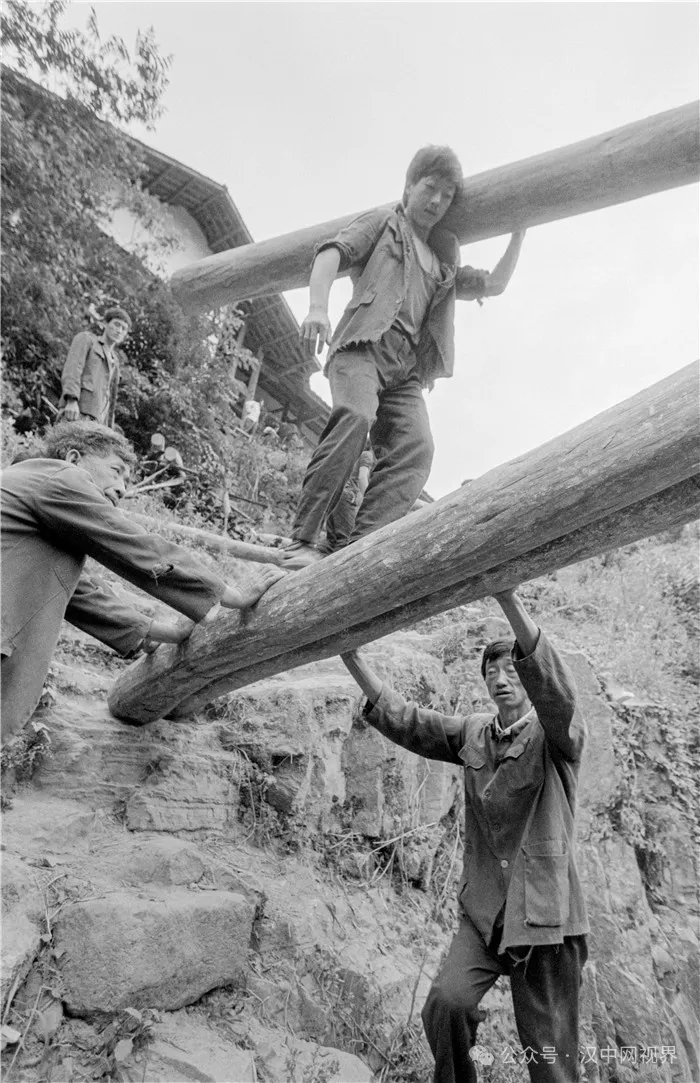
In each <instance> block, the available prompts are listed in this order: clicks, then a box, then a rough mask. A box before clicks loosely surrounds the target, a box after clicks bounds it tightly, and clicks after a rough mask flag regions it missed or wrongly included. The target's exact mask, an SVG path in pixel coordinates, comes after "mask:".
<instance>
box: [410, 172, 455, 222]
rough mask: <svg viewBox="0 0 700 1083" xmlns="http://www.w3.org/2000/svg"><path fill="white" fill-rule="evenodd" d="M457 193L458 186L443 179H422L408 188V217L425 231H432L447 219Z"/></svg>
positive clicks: (431, 177)
mask: <svg viewBox="0 0 700 1083" xmlns="http://www.w3.org/2000/svg"><path fill="white" fill-rule="evenodd" d="M456 191H457V188H456V185H454V184H453V183H452V181H448V180H445V179H444V178H443V177H437V176H434V175H433V176H429V177H421V179H420V180H419V181H416V183H415V184H409V185H408V187H407V188H406V195H405V199H404V206H405V209H406V217H407V218H408V220H409V222H412V223H414V224H415V225H417V226H420V227H422V228H423V229H425V228H428V229H432V228H433V226H435V225H437V223H438V222H439V221H440V219H441V218H444V217H445V215H446V213H447V211H448V209H449V206H450V204H451V202H452V200H453V199H454V195H455V192H456Z"/></svg>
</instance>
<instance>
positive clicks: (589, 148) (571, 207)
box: [172, 102, 700, 308]
mask: <svg viewBox="0 0 700 1083" xmlns="http://www.w3.org/2000/svg"><path fill="white" fill-rule="evenodd" d="M699 177H700V149H699V142H698V103H696V102H690V103H689V104H688V105H683V106H679V107H678V108H677V109H669V110H668V111H667V112H665V113H657V114H656V115H655V116H651V117H647V118H646V119H644V120H639V121H635V122H634V123H633V124H627V125H625V126H624V127H622V128H616V129H615V130H614V131H611V132H605V133H604V134H603V135H597V136H594V137H593V138H592V139H584V140H583V141H581V142H579V143H572V144H570V145H569V146H566V147H562V148H561V149H559V150H552V151H548V152H546V153H545V154H537V155H535V156H534V157H532V158H525V159H523V160H522V161H519V162H514V163H512V164H510V165H505V166H500V167H498V168H497V169H489V170H487V171H486V172H484V173H478V174H477V175H476V176H474V177H469V178H467V179H465V180H464V181H463V182H462V185H461V189H460V191H459V193H458V195H457V196H456V198H455V201H454V203H453V205H452V207H450V210H449V212H448V214H447V216H446V218H445V221H444V224H445V225H446V226H447V227H448V228H449V229H452V230H453V231H454V232H455V233H456V235H457V236H458V237H459V240H460V243H461V244H466V243H467V242H469V241H478V240H481V239H483V238H485V237H497V236H500V235H501V234H504V233H510V232H512V231H513V230H515V229H522V228H524V227H526V226H536V225H541V224H542V223H544V222H553V221H556V220H557V219H559V218H567V217H570V216H572V215H576V214H583V213H585V212H587V211H594V210H598V209H600V208H601V207H610V206H613V205H614V204H616V203H624V202H627V201H629V200H632V199H639V198H640V197H642V196H648V195H652V194H653V193H654V192H661V191H664V190H665V189H668V188H676V187H679V186H680V185H684V184H691V183H692V182H693V181H697V180H698V178H699ZM402 181H403V177H402V176H398V177H397V198H398V196H399V194H400V188H401V186H402ZM387 206H390V204H387ZM358 213H360V212H358ZM354 217H355V215H352V214H351V215H345V216H344V217H342V218H335V219H333V220H332V221H330V222H323V223H321V224H320V225H315V226H308V227H307V228H305V229H300V230H297V231H295V232H294V233H287V234H284V235H283V236H280V237H273V238H270V239H268V240H265V241H260V242H258V243H257V244H247V245H241V246H239V247H238V248H230V249H228V250H226V251H225V252H220V253H218V254H217V255H214V256H207V257H206V258H205V259H202V260H198V261H197V262H196V263H192V264H189V265H188V266H186V267H183V268H181V269H180V270H178V271H176V272H175V274H174V275H173V278H172V287H173V290H174V292H175V294H176V296H177V297H178V298H179V300H180V301H181V302H182V304H184V305H186V306H187V307H190V308H207V307H211V306H215V305H220V304H227V303H230V302H233V301H237V300H243V299H244V298H251V297H261V296H264V295H265V294H271V293H279V292H281V291H283V290H290V289H295V288H297V287H299V286H305V285H307V284H308V280H309V270H310V267H311V260H312V258H313V252H314V248H315V246H316V245H317V244H318V243H319V242H320V241H323V240H326V239H327V238H328V237H332V236H333V234H334V233H336V232H337V231H338V229H340V227H341V226H343V225H345V224H346V223H347V222H349V221H351V219H352V218H354Z"/></svg>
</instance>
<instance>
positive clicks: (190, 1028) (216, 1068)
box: [127, 1012, 257, 1083]
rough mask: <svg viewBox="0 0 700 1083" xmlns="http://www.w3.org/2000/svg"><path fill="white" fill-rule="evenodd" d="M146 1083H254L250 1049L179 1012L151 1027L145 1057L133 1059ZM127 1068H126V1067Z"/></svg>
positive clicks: (254, 1073)
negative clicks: (241, 1046)
mask: <svg viewBox="0 0 700 1083" xmlns="http://www.w3.org/2000/svg"><path fill="white" fill-rule="evenodd" d="M134 1065H135V1067H136V1068H137V1069H141V1072H142V1073H143V1075H141V1076H140V1077H139V1078H145V1079H147V1080H148V1083H233V1081H234V1080H235V1083H256V1081H257V1073H256V1070H255V1061H254V1057H253V1053H252V1051H251V1050H250V1049H241V1048H239V1047H238V1046H236V1045H234V1043H233V1042H230V1041H229V1042H227V1041H226V1040H225V1039H224V1038H223V1037H222V1036H221V1035H220V1034H218V1033H217V1032H216V1031H215V1030H213V1029H212V1028H211V1027H209V1026H207V1025H206V1024H205V1023H202V1022H199V1021H198V1020H197V1019H194V1018H192V1017H191V1016H187V1015H185V1014H184V1013H182V1012H177V1013H175V1014H172V1015H167V1016H164V1017H163V1020H162V1022H160V1023H157V1024H156V1026H155V1027H154V1033H153V1041H152V1042H150V1043H149V1045H148V1048H147V1051H146V1055H145V1056H143V1057H134ZM127 1066H128V1065H127Z"/></svg>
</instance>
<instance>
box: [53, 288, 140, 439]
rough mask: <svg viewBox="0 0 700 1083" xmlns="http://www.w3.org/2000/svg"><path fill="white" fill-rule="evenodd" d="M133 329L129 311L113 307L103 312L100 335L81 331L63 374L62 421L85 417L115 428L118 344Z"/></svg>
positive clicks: (117, 387)
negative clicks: (102, 327) (102, 326)
mask: <svg viewBox="0 0 700 1083" xmlns="http://www.w3.org/2000/svg"><path fill="white" fill-rule="evenodd" d="M130 329H131V319H130V317H129V314H128V312H125V311H124V309H123V308H110V309H108V311H107V312H105V314H104V331H103V332H102V334H101V335H93V334H92V333H91V332H90V331H80V332H79V334H77V335H76V336H75V338H74V339H73V341H72V342H71V344H70V349H69V350H68V357H67V358H66V363H65V365H64V366H63V373H62V375H61V391H62V394H61V401H60V402H59V404H58V405H59V414H60V419H61V420H63V421H78V419H79V418H81V417H82V418H87V419H88V420H89V421H97V422H99V424H101V425H108V426H109V427H110V428H114V415H115V411H116V409H117V394H118V392H119V357H118V353H117V346H119V345H120V344H121V343H122V342H123V341H124V339H125V338H126V336H127V335H128V334H129V331H130Z"/></svg>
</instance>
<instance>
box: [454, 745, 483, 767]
mask: <svg viewBox="0 0 700 1083" xmlns="http://www.w3.org/2000/svg"><path fill="white" fill-rule="evenodd" d="M459 758H460V760H461V761H462V763H463V764H464V766H465V767H470V768H471V769H472V770H473V771H478V770H479V769H480V768H481V767H483V766H484V764H485V763H486V756H485V755H484V753H483V752H482V751H481V749H479V748H474V746H473V745H465V746H464V748H462V749H460V752H459Z"/></svg>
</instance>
